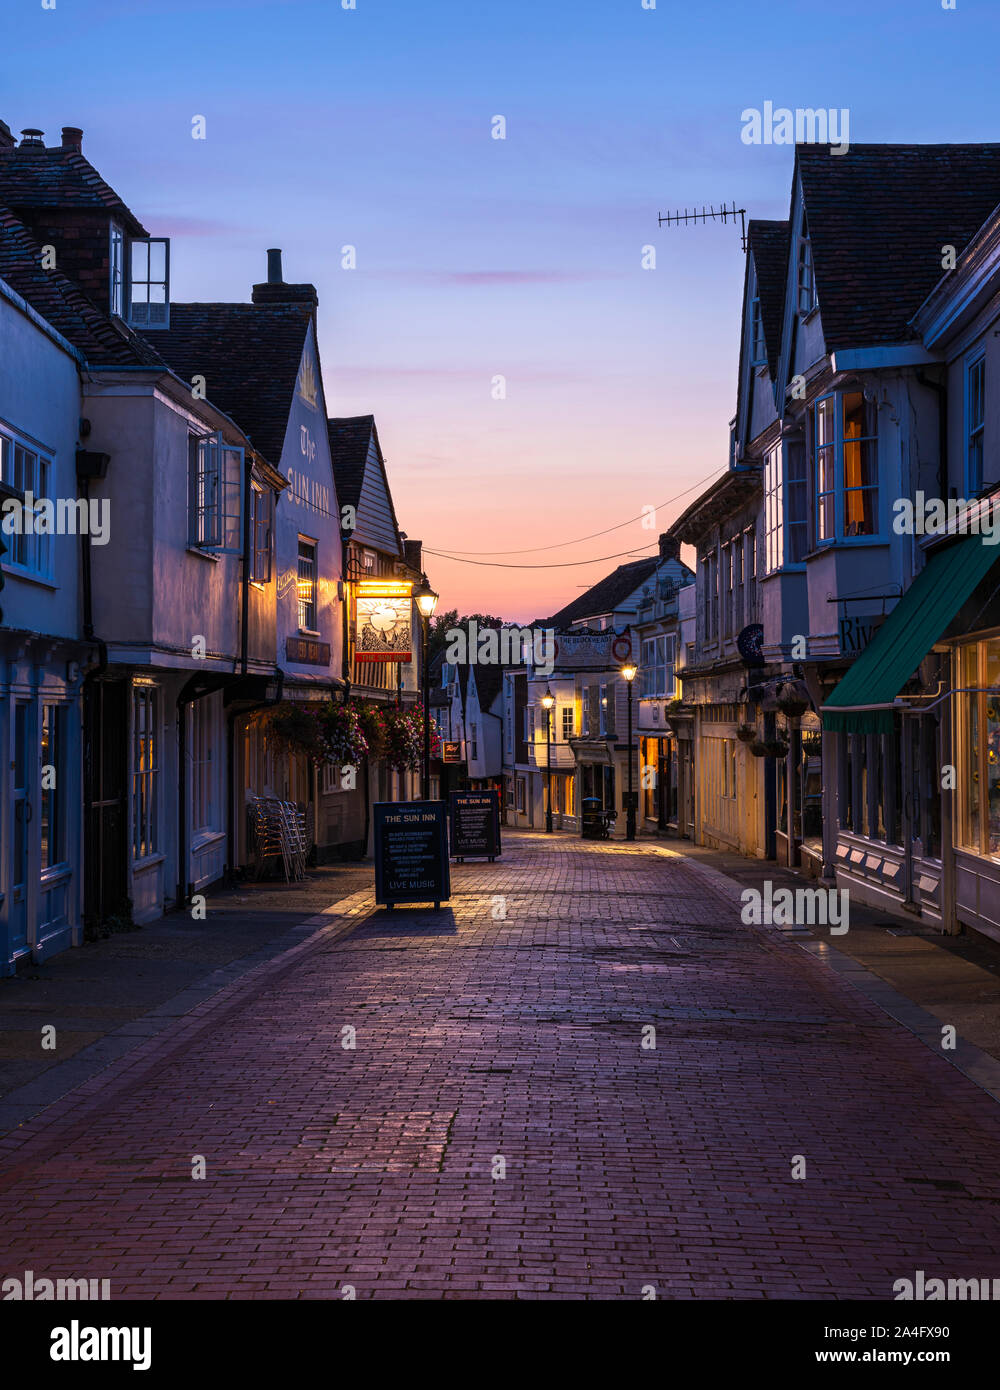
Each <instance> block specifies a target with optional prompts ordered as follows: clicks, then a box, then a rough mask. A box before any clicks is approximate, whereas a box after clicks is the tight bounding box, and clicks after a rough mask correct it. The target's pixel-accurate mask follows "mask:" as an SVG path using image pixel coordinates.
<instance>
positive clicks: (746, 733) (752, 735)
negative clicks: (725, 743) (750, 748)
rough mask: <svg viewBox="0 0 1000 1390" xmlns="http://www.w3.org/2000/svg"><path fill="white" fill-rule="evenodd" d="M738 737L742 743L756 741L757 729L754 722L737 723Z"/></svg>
mask: <svg viewBox="0 0 1000 1390" xmlns="http://www.w3.org/2000/svg"><path fill="white" fill-rule="evenodd" d="M736 737H737V738H738V739H739V741H740V743H755V742H756V740H757V730H756V728H755V727H754V725H753V724H737V726H736Z"/></svg>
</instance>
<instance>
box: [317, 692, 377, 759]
mask: <svg viewBox="0 0 1000 1390" xmlns="http://www.w3.org/2000/svg"><path fill="white" fill-rule="evenodd" d="M358 708H359V707H358V706H357V705H355V704H354V703H348V704H346V705H335V704H334V703H333V701H332V700H327V702H326V703H325V704H324V705H321V706H320V709H319V711H318V714H317V723H318V724H319V727H320V729H321V731H322V735H323V750H324V751H323V756H324V759H325V760H327V761H329V762H332V763H336V764H337V765H338V766H340V767H357V765H358V764H359V763H360V762H361V760H362V758H365V757H367V756H368V740H367V739H366V738H365V734H364V730H363V729H362V727H361V720H360V718H359V714H358Z"/></svg>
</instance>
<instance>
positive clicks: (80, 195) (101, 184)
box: [0, 145, 149, 237]
mask: <svg viewBox="0 0 1000 1390" xmlns="http://www.w3.org/2000/svg"><path fill="white" fill-rule="evenodd" d="M0 191H2V193H3V198H4V202H5V203H6V204H7V205H8V207H12V208H15V209H18V210H19V209H22V208H24V209H27V208H103V209H106V210H107V211H109V212H114V213H116V214H117V215H118V216H119V217H120V219H121V221H122V222H123V223H124V224H125V225H126V227H127V229H128V231H129V232H130V233H131V235H132V236H142V237H144V236H148V235H149V233H148V232H147V231H146V229H145V227H143V225H142V223H141V222H140V221H139V220H138V218H137V217H136V216H135V214H134V213H133V212H131V210H130V209H129V208H128V206H127V205H126V204H125V203H124V202H123V200H122V199H121V198H120V197H119V196H118V194H117V193H116V192H115V190H114V189H113V188H112V187H111V186H110V185H109V184H107V183H105V181H104V179H102V178H101V176H100V174H99V173H98V172H97V170H96V169H95V168H94V166H93V165H92V164H91V163H90V162H89V160H86V159H84V157H83V155H82V154H80V153H79V152H78V151H77V150H74V149H66V148H64V147H63V146H61V145H56V146H54V147H53V148H51V149H45V148H43V147H42V146H41V145H16V146H14V147H13V148H11V149H3V148H0Z"/></svg>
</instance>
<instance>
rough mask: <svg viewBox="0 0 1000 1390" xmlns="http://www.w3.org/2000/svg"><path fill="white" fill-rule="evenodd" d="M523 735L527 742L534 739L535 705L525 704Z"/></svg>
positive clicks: (531, 741)
mask: <svg viewBox="0 0 1000 1390" xmlns="http://www.w3.org/2000/svg"><path fill="white" fill-rule="evenodd" d="M524 737H525V739H526V740H527V742H528V743H534V741H535V707H534V705H526V706H525V710H524Z"/></svg>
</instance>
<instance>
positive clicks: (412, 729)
mask: <svg viewBox="0 0 1000 1390" xmlns="http://www.w3.org/2000/svg"><path fill="white" fill-rule="evenodd" d="M384 715H385V740H384V744H383V756H384V757H385V759H386V761H387V762H388V764H389V766H390V767H391V768H393V769H395V771H396V772H407V771H412V770H413V769H415V768H418V767H419V766H420V763H421V759H422V757H423V751H424V716H423V711H422V710H419V709H417V708H415V707H414V706H410V708H409V709H399V708H397V707H395V706H390V707H389V708H387V709H386V710H385V711H384Z"/></svg>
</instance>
